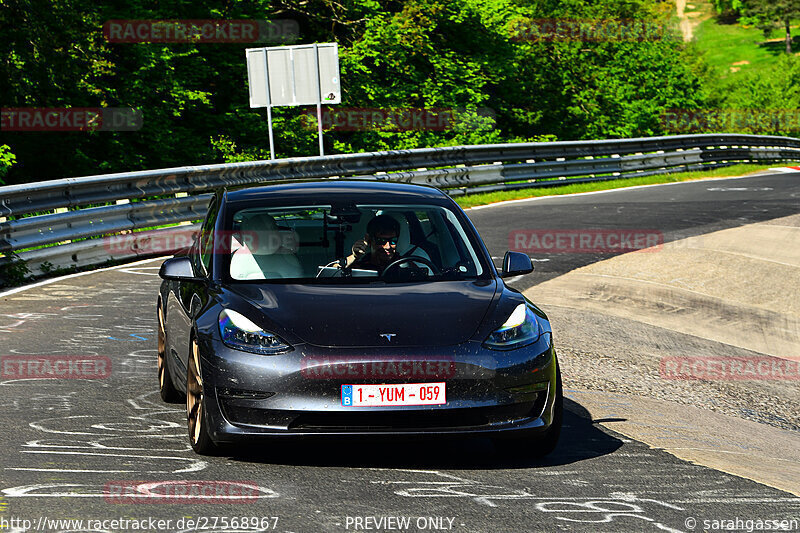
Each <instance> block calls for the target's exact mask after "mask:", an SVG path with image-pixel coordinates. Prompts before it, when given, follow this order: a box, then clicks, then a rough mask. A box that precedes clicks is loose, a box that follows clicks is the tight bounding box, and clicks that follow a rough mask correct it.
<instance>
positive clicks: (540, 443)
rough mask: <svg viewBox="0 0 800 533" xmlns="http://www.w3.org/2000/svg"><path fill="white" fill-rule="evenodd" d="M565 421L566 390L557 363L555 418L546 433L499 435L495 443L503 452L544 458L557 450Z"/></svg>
mask: <svg viewBox="0 0 800 533" xmlns="http://www.w3.org/2000/svg"><path fill="white" fill-rule="evenodd" d="M563 421H564V390H563V387H562V385H561V371H560V369H559V368H558V364H556V397H555V399H554V400H553V419H552V421H551V422H550V427H548V428H547V430H546V431H545V432H544V433H530V432H525V433H523V434H522V435H519V436H515V437H512V438H508V437H497V438H495V439H494V445H495V448H496V449H497V451H498V452H500V453H501V454H503V455H505V454H509V455H512V454H513V455H514V456H516V457H519V456H521V455H524V456H527V457H533V458H542V457H545V456H546V455H548V454H549V453H550V452H552V451H553V450H555V448H556V444H558V438H559V437H560V436H561V425H562V423H563Z"/></svg>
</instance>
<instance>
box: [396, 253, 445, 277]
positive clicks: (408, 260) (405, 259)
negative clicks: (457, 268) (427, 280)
mask: <svg viewBox="0 0 800 533" xmlns="http://www.w3.org/2000/svg"><path fill="white" fill-rule="evenodd" d="M411 262H414V263H421V264H423V265H425V266H426V267H428V268H430V269H431V272H433V275H434V276H437V275H439V274H441V270H439V268H438V267H437V266H436V265H434V264H433V263H431V262H430V261H429V260H427V259H425V258H424V257H420V256H417V255H409V256H408V257H401V258H400V259H397V260H395V261H392V262H391V263H389V264H388V265H386V268H384V269H383V272H382V273H381V277H385V276H386V273H387V272H389V271H390V270H392V269H393V268H397V267H399V266H400V265H402V264H403V263H411Z"/></svg>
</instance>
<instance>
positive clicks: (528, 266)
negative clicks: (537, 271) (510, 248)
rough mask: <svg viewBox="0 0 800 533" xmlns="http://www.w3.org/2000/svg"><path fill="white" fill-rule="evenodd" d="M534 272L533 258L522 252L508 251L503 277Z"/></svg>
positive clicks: (504, 258) (504, 262) (504, 259)
mask: <svg viewBox="0 0 800 533" xmlns="http://www.w3.org/2000/svg"><path fill="white" fill-rule="evenodd" d="M531 272H533V262H532V261H531V258H530V257H528V256H527V255H526V254H523V253H521V252H506V255H505V257H503V272H502V273H501V274H500V277H501V278H509V277H511V276H521V275H523V274H530V273H531Z"/></svg>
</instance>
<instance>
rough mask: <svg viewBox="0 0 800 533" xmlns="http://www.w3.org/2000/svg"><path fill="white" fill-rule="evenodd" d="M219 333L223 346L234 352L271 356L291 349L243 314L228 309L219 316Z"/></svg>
mask: <svg viewBox="0 0 800 533" xmlns="http://www.w3.org/2000/svg"><path fill="white" fill-rule="evenodd" d="M219 332H220V334H221V335H222V342H223V343H225V346H229V347H231V348H234V349H236V350H242V351H245V352H252V353H257V354H262V355H273V354H277V353H282V352H286V351H289V350H291V349H292V347H291V346H289V345H288V344H286V343H285V342H283V341H282V340H281V339H280V337H278V336H277V335H275V334H274V333H270V332H269V331H264V330H263V329H261V328H260V327H258V326H257V325H255V324H253V322H252V321H251V320H250V319H249V318H247V317H246V316H244V315H243V314H241V313H237V312H236V311H232V310H230V309H223V310H222V312H221V313H220V314H219Z"/></svg>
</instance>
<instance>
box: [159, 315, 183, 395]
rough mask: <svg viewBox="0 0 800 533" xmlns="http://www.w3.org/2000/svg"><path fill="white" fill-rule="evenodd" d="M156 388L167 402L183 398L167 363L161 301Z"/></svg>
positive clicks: (165, 334) (165, 333) (165, 335)
mask: <svg viewBox="0 0 800 533" xmlns="http://www.w3.org/2000/svg"><path fill="white" fill-rule="evenodd" d="M157 351H158V389H159V392H160V394H161V399H162V400H164V401H165V402H167V403H178V402H180V401H181V400H183V394H181V392H180V391H179V390H178V389H176V388H175V384H174V383H173V381H172V374H171V372H170V370H169V365H168V364H167V332H166V328H165V327H164V312H163V311H162V310H161V303H159V304H158V348H157Z"/></svg>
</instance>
